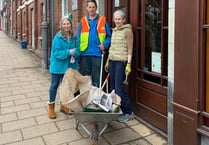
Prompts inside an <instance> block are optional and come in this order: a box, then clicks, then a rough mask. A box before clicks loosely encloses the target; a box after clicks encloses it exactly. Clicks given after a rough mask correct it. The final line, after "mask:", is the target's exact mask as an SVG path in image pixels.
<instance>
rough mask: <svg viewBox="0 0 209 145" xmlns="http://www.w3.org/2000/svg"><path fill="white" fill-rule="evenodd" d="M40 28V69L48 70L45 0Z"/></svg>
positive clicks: (45, 1) (45, 0)
mask: <svg viewBox="0 0 209 145" xmlns="http://www.w3.org/2000/svg"><path fill="white" fill-rule="evenodd" d="M41 27H42V68H43V69H48V23H47V0H44V3H43V22H42V24H41Z"/></svg>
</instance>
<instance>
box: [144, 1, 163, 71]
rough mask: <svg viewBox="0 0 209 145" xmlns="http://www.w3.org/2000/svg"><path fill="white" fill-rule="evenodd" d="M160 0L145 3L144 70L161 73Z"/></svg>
mask: <svg viewBox="0 0 209 145" xmlns="http://www.w3.org/2000/svg"><path fill="white" fill-rule="evenodd" d="M160 3H161V2H160V1H155V0H150V1H147V3H146V4H145V64H144V70H146V71H152V72H155V73H161V8H160Z"/></svg>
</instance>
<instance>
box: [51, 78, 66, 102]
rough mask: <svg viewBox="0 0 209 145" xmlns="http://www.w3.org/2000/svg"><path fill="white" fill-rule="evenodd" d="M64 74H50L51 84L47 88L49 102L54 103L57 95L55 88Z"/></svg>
mask: <svg viewBox="0 0 209 145" xmlns="http://www.w3.org/2000/svg"><path fill="white" fill-rule="evenodd" d="M63 76H64V74H51V86H50V89H49V103H54V102H55V99H56V95H57V88H58V87H59V84H60V83H61V82H62V79H63Z"/></svg>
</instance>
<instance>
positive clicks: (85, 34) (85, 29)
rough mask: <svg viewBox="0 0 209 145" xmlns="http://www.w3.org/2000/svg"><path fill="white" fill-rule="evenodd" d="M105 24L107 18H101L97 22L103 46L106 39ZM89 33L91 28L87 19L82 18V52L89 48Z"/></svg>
mask: <svg viewBox="0 0 209 145" xmlns="http://www.w3.org/2000/svg"><path fill="white" fill-rule="evenodd" d="M105 22H106V17H103V16H99V18H98V20H97V33H98V37H99V41H100V43H101V44H103V42H104V41H105V38H106V30H105ZM89 31H90V28H89V22H88V20H87V17H83V18H81V35H80V51H85V50H86V49H87V47H88V42H89Z"/></svg>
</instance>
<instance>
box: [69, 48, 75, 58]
mask: <svg viewBox="0 0 209 145" xmlns="http://www.w3.org/2000/svg"><path fill="white" fill-rule="evenodd" d="M75 50H76V48H73V49H70V55H72V56H74V55H75Z"/></svg>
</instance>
